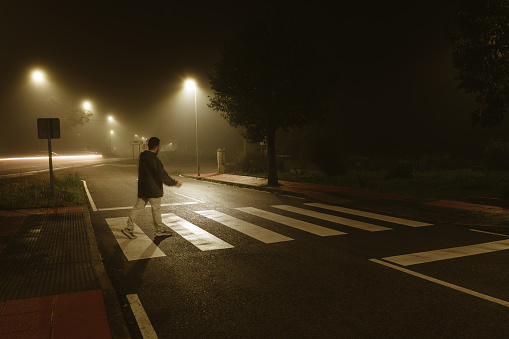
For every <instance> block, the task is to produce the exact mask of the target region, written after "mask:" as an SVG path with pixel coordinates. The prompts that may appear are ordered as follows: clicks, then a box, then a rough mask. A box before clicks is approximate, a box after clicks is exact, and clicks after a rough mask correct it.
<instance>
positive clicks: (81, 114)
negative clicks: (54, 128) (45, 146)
mask: <svg viewBox="0 0 509 339" xmlns="http://www.w3.org/2000/svg"><path fill="white" fill-rule="evenodd" d="M41 104H42V105H41V107H40V109H41V112H40V113H42V114H44V115H47V116H51V117H54V118H59V119H60V122H61V125H62V127H64V128H72V127H75V126H78V125H84V124H85V123H88V122H89V120H90V117H91V116H92V115H93V114H92V113H91V112H90V111H88V110H86V109H84V108H82V107H80V106H79V105H76V104H72V103H67V102H64V101H63V100H62V99H60V98H58V97H57V96H56V95H51V96H49V97H47V98H45V99H44V100H42V102H41Z"/></svg>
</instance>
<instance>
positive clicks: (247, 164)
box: [235, 153, 268, 174]
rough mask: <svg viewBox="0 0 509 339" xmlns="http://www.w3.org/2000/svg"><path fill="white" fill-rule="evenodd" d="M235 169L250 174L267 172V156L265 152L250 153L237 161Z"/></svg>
mask: <svg viewBox="0 0 509 339" xmlns="http://www.w3.org/2000/svg"><path fill="white" fill-rule="evenodd" d="M235 169H236V170H237V171H240V172H244V173H249V174H253V173H264V172H267V170H268V164H267V156H266V155H265V154H263V153H248V154H246V155H245V156H243V157H242V158H240V159H239V160H238V161H237V163H236V164H235Z"/></svg>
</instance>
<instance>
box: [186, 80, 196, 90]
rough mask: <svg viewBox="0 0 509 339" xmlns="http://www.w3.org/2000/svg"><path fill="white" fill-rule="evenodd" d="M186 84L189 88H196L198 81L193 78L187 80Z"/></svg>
mask: <svg viewBox="0 0 509 339" xmlns="http://www.w3.org/2000/svg"><path fill="white" fill-rule="evenodd" d="M185 86H186V88H188V89H195V88H196V83H195V82H194V81H193V80H187V81H186V82H185Z"/></svg>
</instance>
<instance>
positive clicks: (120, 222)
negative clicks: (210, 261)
mask: <svg viewBox="0 0 509 339" xmlns="http://www.w3.org/2000/svg"><path fill="white" fill-rule="evenodd" d="M303 206H304V207H296V206H291V205H273V206H269V207H268V208H266V209H260V208H256V207H237V208H235V209H234V211H235V213H234V214H235V216H233V215H229V214H226V213H223V212H220V211H216V210H202V211H194V213H196V214H198V215H200V216H201V217H203V218H207V219H209V220H212V221H214V222H216V223H217V224H219V225H222V226H226V229H230V230H233V231H235V232H236V233H237V234H240V235H243V236H247V237H250V238H252V239H254V240H256V241H259V242H261V243H265V244H273V243H282V242H289V241H294V238H292V237H290V236H289V235H291V234H295V233H294V231H290V229H295V230H297V231H302V232H303V233H302V234H310V235H311V236H319V237H331V236H338V235H347V232H349V231H348V229H357V230H360V231H368V232H378V231H388V230H392V229H393V228H391V227H387V226H389V225H388V224H389V223H391V224H398V225H404V226H410V227H420V226H430V225H431V224H427V223H423V222H419V221H414V220H409V219H402V218H395V217H392V216H387V215H382V214H375V213H370V212H364V211H360V210H354V209H347V208H343V207H339V206H332V205H327V204H321V203H320V204H319V203H309V204H303ZM308 207H310V208H312V209H310V208H308ZM269 209H270V210H272V211H274V212H272V211H270V210H269ZM317 210H321V211H317ZM322 211H325V212H322ZM331 211H332V212H331ZM232 212H233V211H232ZM326 212H329V213H326ZM335 212H339V213H343V214H348V215H352V216H354V217H362V218H364V219H370V220H373V221H372V222H365V221H359V220H355V219H350V218H345V217H340V216H338V215H335V214H334V213H335ZM289 215H291V216H289ZM187 216H188V215H187ZM302 216H304V217H305V218H306V220H307V221H304V220H300V219H298V218H299V217H302ZM197 218H198V220H199V218H200V217H198V216H196V218H194V217H193V218H192V220H193V222H194V223H192V222H190V221H189V220H186V219H184V218H183V217H181V216H178V215H176V214H174V213H165V214H162V220H163V223H164V224H166V225H167V226H168V227H169V228H171V229H172V230H173V231H174V232H175V233H177V234H178V235H180V236H181V237H182V238H183V239H185V240H186V241H188V242H189V243H191V244H192V245H194V246H195V247H196V248H197V249H199V250H200V251H214V250H224V249H231V248H233V247H234V245H233V244H230V243H228V242H226V241H224V240H222V239H220V238H219V237H218V236H217V235H214V234H212V233H210V232H208V231H206V230H205V229H203V228H202V227H200V226H199V225H201V224H202V222H196V221H195V220H197ZM187 219H189V217H187ZM324 221H325V222H326V223H327V225H326V226H324V225H323V224H324ZM106 222H107V224H108V225H109V227H110V228H111V230H112V233H113V235H114V237H115V239H116V240H117V242H118V244H119V245H120V247H121V249H122V251H123V252H124V254H125V256H126V258H127V260H139V259H146V258H153V257H161V256H165V254H164V252H163V251H162V250H161V249H159V247H158V246H157V245H156V244H155V243H154V242H153V241H152V239H151V238H150V237H149V236H148V235H147V234H145V232H144V231H143V230H142V229H141V228H140V227H139V226H138V225H136V226H135V229H134V233H135V234H136V235H137V239H134V240H130V239H128V238H126V236H125V235H123V234H122V232H121V231H122V229H123V228H124V227H125V225H126V223H127V217H117V218H107V219H106ZM379 222H382V223H383V225H384V226H382V225H378V224H377V223H379ZM272 223H274V224H277V225H283V226H288V227H289V228H288V233H287V234H281V233H286V232H285V231H284V228H283V231H282V232H281V233H278V232H275V231H273V230H270V229H269V228H268V227H270V226H267V225H272ZM320 223H321V224H322V225H320ZM331 223H332V224H333V225H332V226H331ZM203 224H205V222H203ZM207 225H210V223H207ZM209 228H210V227H209ZM338 228H339V229H338ZM279 229H280V228H279ZM220 234H224V233H223V232H221V233H220ZM230 241H231V240H230Z"/></svg>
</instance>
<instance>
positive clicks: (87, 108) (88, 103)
mask: <svg viewBox="0 0 509 339" xmlns="http://www.w3.org/2000/svg"><path fill="white" fill-rule="evenodd" d="M83 108H84V109H86V110H87V111H90V110H91V109H92V104H91V103H90V101H83Z"/></svg>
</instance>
